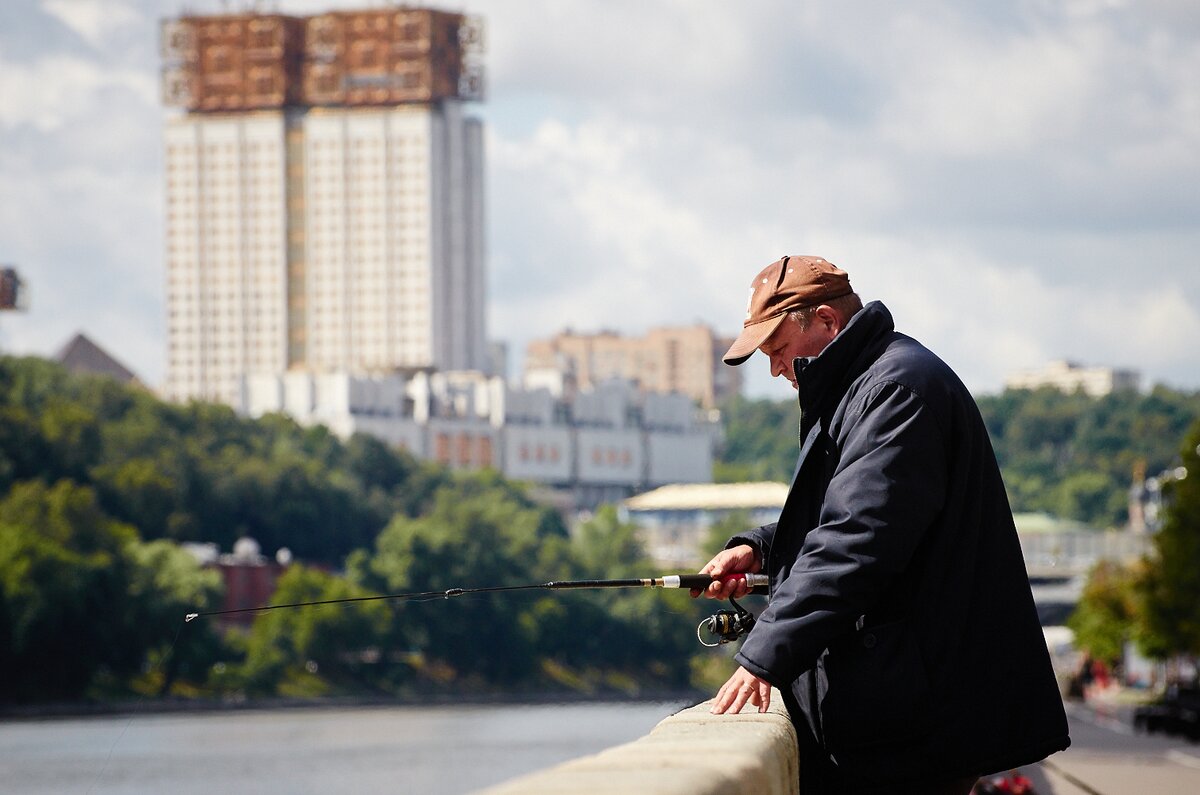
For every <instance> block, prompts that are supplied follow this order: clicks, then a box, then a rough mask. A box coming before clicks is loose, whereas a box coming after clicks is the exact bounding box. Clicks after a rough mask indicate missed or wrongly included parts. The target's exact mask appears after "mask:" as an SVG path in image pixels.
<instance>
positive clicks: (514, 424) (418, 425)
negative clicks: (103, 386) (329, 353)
mask: <svg viewBox="0 0 1200 795" xmlns="http://www.w3.org/2000/svg"><path fill="white" fill-rule="evenodd" d="M240 411H241V412H242V413H243V414H247V415H249V416H259V415H262V414H265V413H268V412H275V411H282V412H286V413H287V414H289V415H290V416H292V417H293V418H294V419H295V420H296V421H297V422H300V423H302V424H308V425H312V424H317V423H320V424H324V425H326V426H327V427H329V428H330V429H331V430H332V431H333V432H335V433H336V434H338V435H339V436H342V437H349V436H350V435H352V434H354V433H367V434H370V435H372V436H375V437H377V438H379V439H382V440H383V441H385V442H387V443H389V444H392V445H395V446H398V447H401V448H403V449H405V450H407V451H408V452H410V453H411V454H412V455H414V456H416V457H417V458H421V459H425V460H432V461H436V462H438V463H441V464H445V465H447V466H449V467H452V468H455V469H484V468H492V469H496V470H498V471H500V472H501V473H503V474H504V475H505V476H506V477H508V478H511V479H514V480H524V481H528V482H531V483H538V484H543V485H545V486H549V487H551V488H554V489H560V490H563V491H566V492H570V493H571V495H572V501H573V502H574V504H575V505H576V506H577V507H580V508H593V507H595V506H596V505H598V504H600V503H602V502H616V501H619V500H621V499H624V498H625V497H628V496H629V495H631V494H634V493H636V492H637V491H639V490H644V489H648V488H654V487H657V486H662V485H665V484H668V483H681V482H682V483H707V482H709V481H711V480H712V451H713V448H714V445H715V444H716V442H717V440H718V438H719V435H720V426H719V424H718V423H717V422H715V420H714V419H713V417H712V416H711V412H707V411H704V410H700V409H697V408H696V406H695V405H694V404H693V403H692V401H691V399H690V398H688V397H687V396H686V395H680V394H677V393H675V394H659V393H644V392H640V391H639V390H637V389H636V388H635V387H634V386H633V385H632V384H630V383H629V382H627V381H617V380H610V381H606V382H604V383H602V384H599V385H597V386H596V387H595V388H591V389H580V390H576V391H573V392H570V393H556V392H554V391H552V390H551V389H549V388H522V387H517V386H514V385H511V384H509V383H507V382H506V381H505V380H504V379H503V378H500V377H498V376H488V375H485V374H483V373H479V372H470V371H459V372H416V373H411V374H408V375H403V374H398V373H392V374H389V375H377V376H362V375H351V374H348V373H328V374H312V373H306V372H302V371H297V372H290V373H284V374H282V375H268V374H262V375H254V376H248V377H246V378H245V379H244V381H243V387H242V401H241V405H240Z"/></svg>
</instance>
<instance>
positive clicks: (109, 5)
mask: <svg viewBox="0 0 1200 795" xmlns="http://www.w3.org/2000/svg"><path fill="white" fill-rule="evenodd" d="M42 8H44V9H45V10H46V12H47V13H49V14H50V15H51V16H53V17H54V18H56V19H58V20H59V21H60V22H62V23H63V24H64V25H66V26H67V27H69V28H70V29H71V30H73V31H75V32H76V33H77V34H79V35H80V36H81V37H82V38H83V39H84V40H85V41H87V42H88V43H89V44H91V45H92V46H93V47H96V48H97V49H99V48H101V47H103V46H104V45H105V44H109V43H111V42H112V39H113V38H114V36H115V35H116V34H119V33H123V32H126V31H129V30H130V29H134V28H137V27H138V26H139V25H140V24H141V23H142V22H143V17H142V15H141V13H139V12H138V11H137V10H136V9H135V8H133V7H131V6H130V5H128V4H126V3H122V2H119V0H42Z"/></svg>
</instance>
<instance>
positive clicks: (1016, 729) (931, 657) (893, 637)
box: [730, 302, 1070, 783]
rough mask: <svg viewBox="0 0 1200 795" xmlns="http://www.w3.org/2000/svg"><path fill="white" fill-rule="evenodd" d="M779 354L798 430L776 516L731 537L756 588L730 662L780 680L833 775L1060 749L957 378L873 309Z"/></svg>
mask: <svg viewBox="0 0 1200 795" xmlns="http://www.w3.org/2000/svg"><path fill="white" fill-rule="evenodd" d="M794 367H795V371H796V379H797V385H798V391H799V402H800V409H801V422H800V438H801V439H802V440H803V442H802V446H801V451H800V458H799V462H798V464H797V471H796V474H795V477H794V479H793V482H792V487H791V491H790V492H789V494H788V498H787V502H786V503H785V505H784V508H783V510H782V512H781V513H780V516H779V521H778V522H777V523H776V524H772V525H766V526H764V527H760V528H757V529H755V530H751V531H749V532H748V533H746V534H745V535H743V536H739V537H736V538H734V539H732V540H731V541H730V545H731V546H732V545H736V544H738V543H750V544H752V545H754V546H755V547H757V548H758V550H759V552H760V554H761V557H762V560H763V570H764V571H766V572H767V573H768V574H769V575H770V581H771V594H770V599H769V602H768V605H767V607H766V609H765V611H764V612H763V614H762V616H761V617H760V618H759V620H758V623H757V625H756V626H755V627H754V629H753V631H751V633H750V634H749V635H748V636H747V638H746V640H745V641H744V643H743V644H742V647H741V650H740V651H739V653H738V654H737V661H738V662H739V663H740V664H741V665H742V666H743V667H745V668H746V669H747V670H749V671H750V672H752V673H754V674H755V675H757V676H759V677H761V678H763V679H765V680H767V681H768V682H770V683H771V684H772V685H774V686H775V687H777V688H779V689H780V690H785V691H790V692H787V693H786V695H787V696H788V698H787V701H788V702H789V704H788V706H789V708H790V709H791V710H793V712H794V714H793V718H794V719H795V720H796V722H797V724H798V726H800V727H801V728H802V729H803V728H807V730H808V731H809V732H810V737H811V741H810V742H809V748H808V753H809V755H810V756H811V755H812V754H813V753H816V754H817V755H819V756H823V757H827V759H828V760H829V762H831V763H832V764H833V765H834V766H835V768H836V770H837V771H839V775H842V776H845V778H846V780H847V781H856V782H866V783H870V782H875V783H880V782H895V781H904V780H906V779H913V780H915V779H917V778H921V779H924V780H927V781H928V780H929V779H930V776H934V777H945V778H954V777H957V776H966V775H974V774H985V773H991V772H995V771H1000V770H1007V769H1010V768H1013V767H1016V766H1018V765H1022V764H1029V763H1032V762H1035V761H1037V760H1040V759H1042V758H1044V757H1046V756H1048V755H1049V754H1051V753H1053V752H1055V751H1059V750H1062V749H1064V748H1066V747H1067V746H1068V745H1069V744H1070V739H1069V737H1068V732H1067V721H1066V716H1065V714H1064V711H1063V705H1062V700H1061V697H1060V695H1059V691H1058V687H1057V684H1056V682H1055V678H1054V674H1053V671H1052V669H1051V665H1050V657H1049V653H1048V651H1047V649H1046V643H1045V640H1044V638H1043V635H1042V631H1041V628H1040V625H1039V622H1038V617H1037V611H1036V609H1035V607H1034V603H1033V597H1032V595H1031V592H1030V588H1029V580H1028V577H1027V575H1026V572H1025V565H1024V562H1023V559H1022V556H1021V549H1020V546H1019V545H1018V542H1017V534H1016V530H1015V528H1014V526H1013V519H1012V512H1011V510H1010V508H1009V505H1008V498H1007V496H1006V494H1005V491H1004V484H1003V482H1002V481H1001V478H1000V471H999V467H998V465H997V463H996V457H995V454H994V452H993V451H992V446H991V442H990V441H989V439H988V435H987V430H986V428H985V427H984V424H983V421H982V419H981V418H980V415H979V410H978V408H977V407H976V405H975V401H974V400H973V399H972V398H971V395H970V393H969V392H968V391H967V389H966V387H965V386H963V384H962V382H961V381H960V380H959V379H958V377H957V376H956V375H955V374H954V373H953V371H951V370H950V368H949V367H948V366H947V365H946V364H945V363H943V362H942V361H941V360H940V359H939V358H937V357H936V356H935V355H933V354H932V353H931V352H930V351H929V350H927V349H926V348H924V347H923V346H922V345H920V344H919V343H918V342H916V341H915V340H913V339H911V338H910V337H907V336H905V335H903V334H899V333H897V332H896V331H895V330H894V327H893V324H892V316H891V313H890V312H888V310H887V308H886V307H885V306H883V304H881V303H878V302H875V303H871V304H868V305H867V306H866V307H864V308H863V310H862V311H861V312H859V313H858V314H857V315H855V316H854V318H853V319H852V320H851V322H850V323H849V324H848V325H847V326H846V328H845V329H843V330H842V332H841V333H840V334H839V335H838V336H837V337H835V338H834V340H833V341H832V342H831V343H830V344H829V345H828V346H827V347H826V348H825V350H824V351H822V352H821V354H820V355H819V356H817V357H815V358H812V359H797V360H796V361H795V363H794ZM795 713H798V714H795ZM801 745H802V759H801V775H802V776H803V774H804V766H805V759H804V758H803V754H804V752H805V743H804V742H802V743H801ZM820 761H821V762H822V764H825V759H822V760H820Z"/></svg>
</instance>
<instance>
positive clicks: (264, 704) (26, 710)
mask: <svg viewBox="0 0 1200 795" xmlns="http://www.w3.org/2000/svg"><path fill="white" fill-rule="evenodd" d="M711 695H712V694H711V693H705V692H702V691H700V690H694V689H682V690H654V691H638V692H636V693H629V692H625V691H613V692H595V691H593V692H587V693H585V692H580V691H570V690H564V691H546V690H536V691H521V692H503V693H480V692H461V693H451V692H441V693H428V694H425V695H422V696H420V697H417V696H412V695H403V696H329V697H322V698H244V697H243V698H237V697H227V698H206V699H199V698H197V699H183V698H150V697H147V698H144V699H130V700H121V701H95V702H61V703H46V704H22V705H0V721H10V720H53V719H56V718H87V717H92V716H97V717H102V716H112V715H131V714H148V715H158V714H170V713H176V712H178V713H188V712H228V711H235V710H292V709H331V710H332V709H357V708H372V707H378V708H391V707H438V706H455V707H489V706H546V705H552V704H572V705H574V704H660V703H668V702H670V703H681V704H695V703H698V702H700V701H703V700H704V699H706V698H709V697H710V696H711Z"/></svg>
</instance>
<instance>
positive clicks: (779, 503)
mask: <svg viewBox="0 0 1200 795" xmlns="http://www.w3.org/2000/svg"><path fill="white" fill-rule="evenodd" d="M787 494H788V486H787V484H786V483H774V482H760V483H678V484H673V485H670V486H662V487H660V488H657V489H654V490H653V491H647V492H646V493H644V494H638V495H637V496H635V497H630V498H629V499H627V500H625V503H624V505H625V507H626V508H627V509H628V510H631V511H686V510H741V509H745V510H749V509H753V508H782V507H783V503H784V501H785V500H787Z"/></svg>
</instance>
